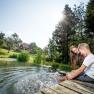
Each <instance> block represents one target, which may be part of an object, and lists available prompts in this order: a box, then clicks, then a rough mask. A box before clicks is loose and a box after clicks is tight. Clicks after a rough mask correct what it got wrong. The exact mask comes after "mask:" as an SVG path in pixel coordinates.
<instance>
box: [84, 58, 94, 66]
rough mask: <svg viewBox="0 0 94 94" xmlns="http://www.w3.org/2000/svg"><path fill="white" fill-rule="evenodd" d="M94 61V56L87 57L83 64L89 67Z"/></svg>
mask: <svg viewBox="0 0 94 94" xmlns="http://www.w3.org/2000/svg"><path fill="white" fill-rule="evenodd" d="M93 62H94V56H89V57H86V58H85V59H84V61H83V65H85V66H86V67H89V66H90V65H91V64H92V63H93Z"/></svg>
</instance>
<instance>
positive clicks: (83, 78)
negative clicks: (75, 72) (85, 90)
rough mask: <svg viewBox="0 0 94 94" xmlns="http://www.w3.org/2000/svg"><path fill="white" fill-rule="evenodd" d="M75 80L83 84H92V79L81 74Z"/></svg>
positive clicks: (93, 80)
mask: <svg viewBox="0 0 94 94" xmlns="http://www.w3.org/2000/svg"><path fill="white" fill-rule="evenodd" d="M75 80H80V81H85V82H93V83H94V79H93V78H91V77H89V76H88V75H86V74H85V73H81V74H80V75H79V76H78V77H76V78H75Z"/></svg>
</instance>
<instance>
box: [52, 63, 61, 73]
mask: <svg viewBox="0 0 94 94" xmlns="http://www.w3.org/2000/svg"><path fill="white" fill-rule="evenodd" d="M58 68H59V64H57V63H53V64H52V66H51V69H52V70H53V71H56V70H57V69H58Z"/></svg>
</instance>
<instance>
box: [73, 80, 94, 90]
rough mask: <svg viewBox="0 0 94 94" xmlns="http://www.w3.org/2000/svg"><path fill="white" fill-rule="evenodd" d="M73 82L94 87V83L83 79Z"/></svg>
mask: <svg viewBox="0 0 94 94" xmlns="http://www.w3.org/2000/svg"><path fill="white" fill-rule="evenodd" d="M72 82H75V83H78V84H81V85H84V86H87V87H90V88H93V89H94V83H88V82H82V81H78V80H72Z"/></svg>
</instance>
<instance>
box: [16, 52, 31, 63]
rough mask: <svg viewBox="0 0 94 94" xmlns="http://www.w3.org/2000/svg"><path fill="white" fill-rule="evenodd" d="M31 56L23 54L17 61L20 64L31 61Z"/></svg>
mask: <svg viewBox="0 0 94 94" xmlns="http://www.w3.org/2000/svg"><path fill="white" fill-rule="evenodd" d="M29 58H30V56H29V54H28V53H27V52H21V53H20V54H19V55H18V56H17V60H18V61H20V62H27V61H29Z"/></svg>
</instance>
